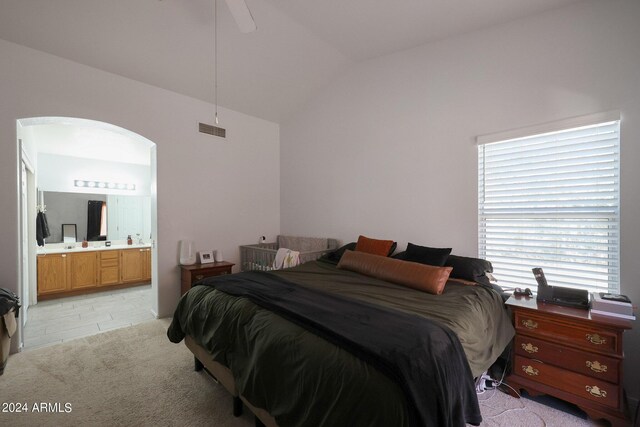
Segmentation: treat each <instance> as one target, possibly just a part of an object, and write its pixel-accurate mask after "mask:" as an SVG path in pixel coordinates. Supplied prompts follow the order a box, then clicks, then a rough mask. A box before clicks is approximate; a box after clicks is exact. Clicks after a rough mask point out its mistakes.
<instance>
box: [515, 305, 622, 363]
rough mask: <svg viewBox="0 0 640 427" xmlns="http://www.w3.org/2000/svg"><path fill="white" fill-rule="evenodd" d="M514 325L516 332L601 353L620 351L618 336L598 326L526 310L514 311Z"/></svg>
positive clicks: (617, 352) (616, 352)
mask: <svg viewBox="0 0 640 427" xmlns="http://www.w3.org/2000/svg"><path fill="white" fill-rule="evenodd" d="M515 327H516V330H517V331H518V333H524V334H527V335H534V336H540V337H547V338H549V339H551V340H554V341H559V342H561V343H562V344H568V345H573V346H577V347H581V348H584V349H586V350H592V351H599V352H603V353H613V354H619V353H621V349H620V348H619V346H618V336H617V335H616V334H615V333H614V332H610V331H607V330H604V329H599V328H592V329H591V328H587V327H579V326H574V325H571V327H567V326H566V325H564V324H562V323H559V322H556V321H555V320H554V319H553V318H550V317H541V316H535V315H531V314H530V313H528V312H521V311H517V312H516V313H515Z"/></svg>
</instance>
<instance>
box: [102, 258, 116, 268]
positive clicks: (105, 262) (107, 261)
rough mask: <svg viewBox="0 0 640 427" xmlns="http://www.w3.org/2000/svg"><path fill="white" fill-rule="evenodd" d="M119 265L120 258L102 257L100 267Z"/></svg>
mask: <svg viewBox="0 0 640 427" xmlns="http://www.w3.org/2000/svg"><path fill="white" fill-rule="evenodd" d="M117 266H118V258H110V259H102V258H101V259H100V267H102V268H105V267H117Z"/></svg>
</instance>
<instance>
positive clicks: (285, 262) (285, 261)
mask: <svg viewBox="0 0 640 427" xmlns="http://www.w3.org/2000/svg"><path fill="white" fill-rule="evenodd" d="M298 264H300V252H298V251H292V250H291V249H287V248H280V249H278V252H276V258H275V259H274V260H273V265H272V267H273V269H274V270H280V269H282V268H290V267H295V266H296V265H298Z"/></svg>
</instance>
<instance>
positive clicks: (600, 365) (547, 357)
mask: <svg viewBox="0 0 640 427" xmlns="http://www.w3.org/2000/svg"><path fill="white" fill-rule="evenodd" d="M506 304H507V305H508V306H509V307H510V308H511V310H512V312H513V322H514V326H515V329H516V336H515V338H514V347H513V358H512V363H513V364H512V371H511V374H510V375H509V376H508V377H507V379H506V380H505V382H506V383H507V384H509V385H510V386H512V387H513V388H515V389H516V390H522V389H524V390H526V391H527V392H528V393H530V394H532V395H538V394H548V395H551V396H554V397H557V398H559V399H562V400H566V401H567V402H571V403H573V404H575V405H577V406H578V407H580V408H581V409H582V410H583V411H585V412H586V413H587V414H588V415H589V417H591V418H593V419H596V420H597V419H606V420H609V421H610V422H611V425H613V426H628V425H629V423H630V422H629V420H628V418H627V417H626V416H625V411H624V408H625V396H624V390H623V389H622V378H623V377H622V364H623V361H624V353H623V350H622V348H623V347H622V335H623V332H624V331H625V330H627V329H631V322H630V321H628V320H623V319H617V318H614V317H607V316H597V315H591V314H590V312H589V310H581V309H578V308H570V307H562V306H558V305H553V304H545V303H542V302H540V303H539V302H537V301H536V299H535V298H527V297H524V296H512V297H511V298H509V300H507V302H506ZM509 392H510V394H512V395H514V393H513V391H511V390H509Z"/></svg>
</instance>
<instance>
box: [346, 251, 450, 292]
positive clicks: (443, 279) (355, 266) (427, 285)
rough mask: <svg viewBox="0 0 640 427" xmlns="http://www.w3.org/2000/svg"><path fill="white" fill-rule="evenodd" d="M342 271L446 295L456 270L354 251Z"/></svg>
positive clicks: (347, 255) (348, 252) (347, 257)
mask: <svg viewBox="0 0 640 427" xmlns="http://www.w3.org/2000/svg"><path fill="white" fill-rule="evenodd" d="M338 268H342V269H344V270H351V271H355V272H356V273H360V274H364V275H365V276H370V277H375V278H376V279H381V280H385V281H387V282H392V283H396V284H398V285H402V286H406V287H408V288H413V289H417V290H419V291H424V292H429V293H430V294H435V295H440V294H441V293H442V291H443V290H444V285H445V284H446V283H447V280H448V279H449V274H451V271H452V270H453V268H452V267H435V266H433V265H426V264H418V263H417V262H409V261H402V260H399V259H394V258H387V257H383V256H379V255H371V254H367V253H364V252H354V251H346V252H345V253H344V255H343V256H342V258H341V259H340V262H339V263H338Z"/></svg>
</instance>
